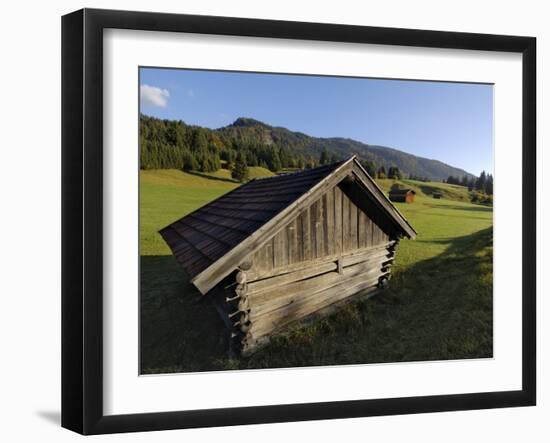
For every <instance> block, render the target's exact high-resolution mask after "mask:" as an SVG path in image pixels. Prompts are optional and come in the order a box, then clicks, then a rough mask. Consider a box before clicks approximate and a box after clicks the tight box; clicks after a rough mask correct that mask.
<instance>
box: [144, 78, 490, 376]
mask: <svg viewBox="0 0 550 443" xmlns="http://www.w3.org/2000/svg"><path fill="white" fill-rule="evenodd" d="M139 69H140V71H139V97H140V109H139V111H138V114H139V145H140V146H139V155H140V171H139V175H140V217H139V221H140V239H139V241H140V244H139V248H140V373H141V374H166V373H182V372H201V371H219V370H245V369H266V368H290V367H305V366H333V365H349V364H372V363H398V362H411V361H433V360H457V359H480V358H492V356H493V248H492V245H493V238H492V232H493V231H492V227H493V194H494V192H493V188H494V178H493V85H492V84H485V83H459V82H436V81H418V80H397V79H378V78H355V77H333V76H317V75H296V74H273V73H261V72H258V73H253V72H230V71H208V70H193V69H174V68H164V67H141V68H139Z"/></svg>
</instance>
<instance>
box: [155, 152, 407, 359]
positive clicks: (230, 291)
mask: <svg viewBox="0 0 550 443" xmlns="http://www.w3.org/2000/svg"><path fill="white" fill-rule="evenodd" d="M160 233H161V235H162V237H163V238H164V240H165V241H166V242H167V243H168V245H169V246H170V248H171V249H172V251H173V253H174V255H175V257H176V259H177V261H178V262H179V263H180V265H181V266H182V267H183V268H184V270H185V271H186V273H187V274H188V276H189V278H190V281H191V282H192V283H193V284H194V285H195V286H196V288H197V289H198V290H199V291H200V292H201V293H202V294H203V295H205V296H207V297H209V298H210V299H211V300H212V302H213V304H214V306H215V307H216V309H217V310H218V312H219V313H220V315H221V317H222V319H223V321H224V322H225V324H226V326H227V328H228V329H229V331H228V334H230V337H231V343H232V348H233V349H234V350H237V351H239V352H242V353H243V354H247V353H250V352H252V351H254V350H255V349H257V348H258V347H259V346H260V345H262V344H263V343H266V342H267V341H268V340H269V337H270V336H271V335H272V334H273V333H275V332H277V331H279V330H281V329H282V328H284V327H286V326H287V325H289V324H290V323H292V322H295V321H297V320H303V319H305V318H310V317H311V316H316V315H322V314H323V313H325V312H328V311H330V310H331V309H333V308H334V307H336V306H338V305H339V304H341V303H343V302H345V301H347V300H350V298H351V297H352V296H358V295H359V294H371V293H373V292H374V291H376V290H377V289H381V288H383V287H384V286H385V285H386V284H387V282H388V280H389V278H390V270H391V265H392V262H393V260H394V257H395V254H396V248H397V244H398V242H399V240H400V239H401V238H403V237H407V238H414V237H415V235H416V232H415V231H414V229H413V228H412V227H411V225H410V224H409V223H408V222H407V220H405V218H404V217H403V216H402V215H401V214H400V213H399V211H398V210H397V209H396V208H395V207H394V206H393V205H392V204H391V202H390V201H389V200H388V198H387V197H386V196H385V195H384V192H383V191H382V190H381V189H380V188H379V187H378V186H377V184H376V183H375V182H374V180H372V179H371V177H370V176H369V175H368V173H367V172H366V171H365V169H363V167H362V166H361V164H360V163H359V162H358V161H357V160H356V158H355V157H352V158H350V159H349V160H346V161H343V162H339V163H335V164H332V165H327V166H321V167H318V168H314V169H309V170H305V171H300V172H297V173H293V174H286V175H280V176H275V177H269V178H262V179H256V180H252V181H250V182H248V183H246V184H244V185H242V186H240V187H239V188H236V189H235V190H233V191H230V192H228V193H227V194H225V195H223V196H221V197H220V198H218V199H216V200H214V201H212V202H210V203H208V204H206V205H205V206H203V207H201V208H200V209H198V210H196V211H195V212H193V213H191V214H189V215H187V216H185V217H183V218H182V219H180V220H178V221H176V222H174V223H172V224H171V225H169V226H167V227H166V228H164V229H162V230H161V231H160Z"/></svg>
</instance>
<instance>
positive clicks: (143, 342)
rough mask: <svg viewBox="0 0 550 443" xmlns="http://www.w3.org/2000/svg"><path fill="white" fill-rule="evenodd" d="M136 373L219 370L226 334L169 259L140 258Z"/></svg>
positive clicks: (208, 306) (171, 257)
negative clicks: (139, 362)
mask: <svg viewBox="0 0 550 443" xmlns="http://www.w3.org/2000/svg"><path fill="white" fill-rule="evenodd" d="M140 305H141V312H140V353H141V354H140V356H141V359H140V360H141V368H140V369H141V371H140V372H141V373H142V374H151V373H166V372H195V371H206V370H216V369H223V366H220V364H219V362H217V360H218V359H220V358H221V359H223V358H225V356H226V353H227V343H226V342H225V340H226V337H227V332H226V331H225V330H224V326H223V324H222V322H221V320H220V318H219V317H218V314H217V312H216V311H215V309H214V308H213V306H212V305H211V304H210V302H209V301H208V300H207V299H206V298H205V297H204V296H202V295H201V294H200V293H199V292H198V291H197V290H196V289H195V287H194V286H192V285H191V284H190V283H189V282H188V279H187V276H186V275H185V273H184V272H183V271H182V269H181V268H180V266H179V265H178V263H177V262H176V260H175V259H174V257H173V256H171V255H167V256H142V257H141V297H140Z"/></svg>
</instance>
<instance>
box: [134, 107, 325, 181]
mask: <svg viewBox="0 0 550 443" xmlns="http://www.w3.org/2000/svg"><path fill="white" fill-rule="evenodd" d="M239 155H240V156H241V157H240V162H241V163H242V164H246V165H247V166H262V167H264V168H266V169H269V170H270V171H273V172H277V171H280V170H281V169H284V168H297V169H304V168H313V167H315V166H317V165H318V164H319V161H318V160H317V159H315V158H314V157H312V156H306V155H301V154H296V153H295V152H294V151H293V150H292V149H290V148H289V147H288V146H284V145H283V146H279V145H278V144H277V143H261V142H259V141H254V140H241V139H237V138H235V137H231V135H230V134H225V133H223V132H220V131H213V130H208V129H206V128H201V127H198V126H190V125H186V124H185V123H183V122H182V121H174V120H161V119H158V118H154V117H149V116H145V115H141V116H140V168H141V169H169V168H173V169H181V170H194V171H200V172H213V171H217V170H218V169H220V168H221V160H225V163H226V166H225V167H226V168H228V169H232V167H233V165H234V164H235V162H236V161H237V159H238V157H239Z"/></svg>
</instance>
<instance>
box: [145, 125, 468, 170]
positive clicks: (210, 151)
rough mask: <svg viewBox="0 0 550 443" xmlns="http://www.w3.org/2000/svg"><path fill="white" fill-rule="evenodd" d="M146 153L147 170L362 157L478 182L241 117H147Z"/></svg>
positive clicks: (402, 156) (389, 152) (274, 165)
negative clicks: (217, 121) (205, 121)
mask: <svg viewBox="0 0 550 443" xmlns="http://www.w3.org/2000/svg"><path fill="white" fill-rule="evenodd" d="M140 149H141V169H166V168H175V169H183V170H196V171H201V172H212V171H216V170H218V169H220V167H221V162H220V160H225V161H226V162H227V163H225V164H226V165H227V167H231V165H232V164H233V163H234V162H235V160H236V158H237V155H238V153H239V152H241V153H242V155H243V156H244V158H245V159H246V164H247V165H248V166H262V167H264V168H267V169H269V170H271V171H273V172H277V171H280V170H282V169H293V168H298V169H303V168H308V167H314V166H317V165H318V164H319V162H320V161H325V162H327V163H328V162H333V161H337V160H340V159H344V158H347V157H349V156H351V155H353V154H357V155H358V156H359V157H360V158H361V159H362V160H364V161H365V162H366V161H368V162H369V163H370V164H371V166H372V167H373V168H376V169H378V168H385V169H389V168H390V167H397V168H399V170H400V171H401V173H403V174H404V175H405V176H408V177H422V178H425V179H429V180H436V181H442V180H445V179H447V178H448V177H449V176H453V177H468V178H469V179H471V178H473V177H474V176H473V175H472V174H469V173H468V172H466V171H464V170H462V169H459V168H454V167H452V166H449V165H447V164H445V163H442V162H440V161H438V160H430V159H426V158H422V157H417V156H414V155H412V154H408V153H405V152H402V151H399V150H396V149H392V148H387V147H383V146H375V145H367V144H364V143H361V142H358V141H356V140H352V139H347V138H318V137H310V136H308V135H306V134H303V133H300V132H293V131H290V130H288V129H286V128H280V127H273V126H270V125H267V124H265V123H262V122H259V121H257V120H254V119H250V118H238V119H237V120H236V121H235V122H234V123H232V124H231V125H228V126H225V127H222V128H219V129H207V128H202V127H198V126H190V125H187V124H185V123H184V122H182V121H171V120H159V119H156V118H153V117H148V116H145V115H142V116H141V118H140Z"/></svg>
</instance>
